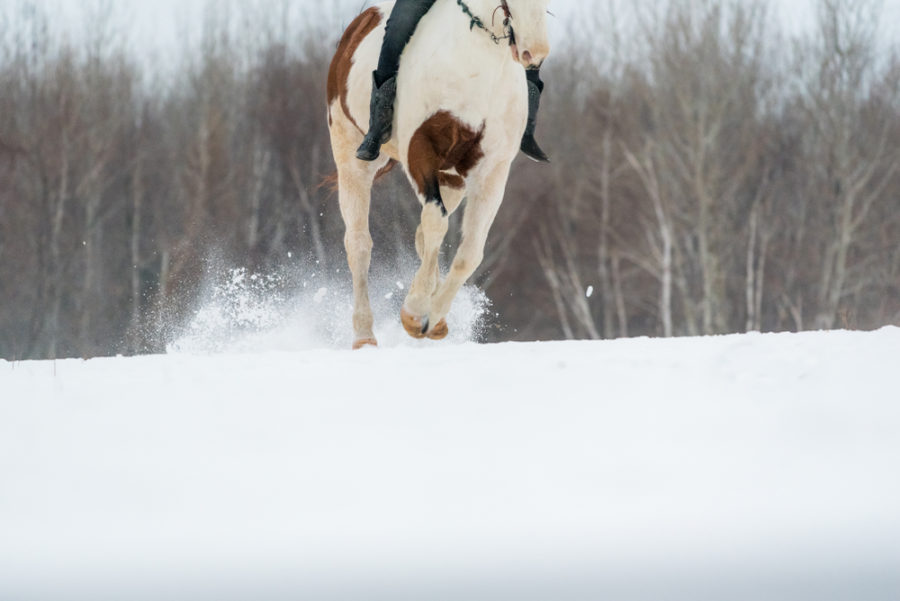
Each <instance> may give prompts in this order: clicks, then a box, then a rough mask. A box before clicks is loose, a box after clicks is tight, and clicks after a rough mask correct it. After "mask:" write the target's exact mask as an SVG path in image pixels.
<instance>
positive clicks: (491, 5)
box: [438, 0, 509, 55]
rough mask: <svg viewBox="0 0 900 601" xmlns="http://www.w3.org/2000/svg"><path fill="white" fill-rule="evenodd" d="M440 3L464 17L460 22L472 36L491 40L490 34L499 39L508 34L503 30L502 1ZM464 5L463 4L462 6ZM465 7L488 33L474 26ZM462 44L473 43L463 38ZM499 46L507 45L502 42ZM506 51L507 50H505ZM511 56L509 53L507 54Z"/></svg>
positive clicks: (445, 1)
mask: <svg viewBox="0 0 900 601" xmlns="http://www.w3.org/2000/svg"><path fill="white" fill-rule="evenodd" d="M438 1H439V2H443V3H445V4H446V5H447V9H448V10H451V11H457V12H459V13H461V14H463V15H464V18H463V19H461V20H460V22H461V23H462V24H463V25H464V26H465V27H466V29H467V30H468V31H469V32H470V35H475V36H481V37H483V38H484V39H486V40H490V34H489V33H488V31H490V33H492V34H494V35H495V36H496V37H497V38H498V39H499V38H502V37H503V36H504V35H506V32H505V31H504V28H503V20H504V18H505V15H504V13H503V9H502V8H501V4H500V0H438ZM461 3H462V4H461ZM464 7H467V8H468V10H469V12H471V13H472V16H473V17H475V18H477V19H479V20H480V22H481V24H482V25H483V26H484V27H485V28H487V30H488V31H484V30H483V29H480V28H479V27H478V26H472V27H470V25H471V21H470V17H468V16H465V10H464ZM461 39H462V42H463V43H464V44H466V43H471V37H469V36H463V37H462V38H461ZM499 46H502V47H505V46H506V44H505V43H504V42H501V43H500V44H499ZM504 49H505V48H504ZM506 54H507V55H509V52H506Z"/></svg>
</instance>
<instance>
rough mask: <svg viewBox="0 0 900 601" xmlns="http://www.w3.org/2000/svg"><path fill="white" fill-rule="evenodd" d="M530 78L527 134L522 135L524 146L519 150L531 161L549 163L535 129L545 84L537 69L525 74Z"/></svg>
mask: <svg viewBox="0 0 900 601" xmlns="http://www.w3.org/2000/svg"><path fill="white" fill-rule="evenodd" d="M525 75H526V77H527V78H528V123H527V125H526V126H525V133H524V134H523V135H522V145H521V146H520V147H519V149H520V150H521V151H522V152H524V153H525V156H527V157H528V158H529V159H531V160H533V161H537V162H539V163H549V162H550V158H549V157H548V156H547V155H546V154H545V153H544V151H543V150H541V147H540V146H538V143H537V141H536V140H535V139H534V129H535V127H536V126H537V112H538V108H540V106H541V92H543V91H544V82H543V81H541V77H540V74H539V73H538V70H537V69H529V70H528V71H526V72H525Z"/></svg>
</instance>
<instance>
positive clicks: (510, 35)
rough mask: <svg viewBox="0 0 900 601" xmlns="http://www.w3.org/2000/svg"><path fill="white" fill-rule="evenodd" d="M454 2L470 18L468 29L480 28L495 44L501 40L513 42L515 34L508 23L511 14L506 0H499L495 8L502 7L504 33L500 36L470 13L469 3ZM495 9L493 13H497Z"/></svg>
mask: <svg viewBox="0 0 900 601" xmlns="http://www.w3.org/2000/svg"><path fill="white" fill-rule="evenodd" d="M456 3H457V4H458V5H459V7H460V8H461V9H462V11H463V13H464V14H465V15H466V16H467V17H469V19H470V22H469V31H472V30H473V29H475V28H476V27H477V28H478V29H480V30H482V31H484V32H485V33H486V34H488V35H489V36H490V37H491V41H492V42H494V43H495V44H497V45H498V46H499V45H500V42H502V41H504V40H509V43H510V44H515V42H516V35H515V32H514V31H513V28H512V25H510V24H509V22H510V20H511V19H512V15H511V14H510V12H509V6H507V4H506V0H501V4H500V6H498V7H497V10H500V9H503V14H504V18H503V31H504V33H505V34H506V35H502V36H500V35H497V34H496V33H494V32H493V31H491V30H490V29H488V28H487V27H486V26H485V24H484V21H482V20H481V19H480V18H479V17H476V16H475V15H474V14H473V13H472V9H470V8H469V5H468V4H466V3H465V2H464V1H463V0H456ZM497 10H495V11H494V14H496V13H497Z"/></svg>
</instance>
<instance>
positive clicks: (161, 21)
mask: <svg viewBox="0 0 900 601" xmlns="http://www.w3.org/2000/svg"><path fill="white" fill-rule="evenodd" d="M36 1H37V2H38V3H39V4H43V5H45V6H46V7H47V8H48V10H49V12H50V14H51V15H54V17H56V16H58V17H59V18H58V19H56V20H57V22H58V23H60V24H65V27H66V28H67V29H68V30H70V31H72V32H74V33H77V32H80V31H84V30H85V28H90V27H91V26H92V24H93V19H94V17H86V16H85V15H86V13H88V12H89V11H85V9H84V7H85V6H93V7H96V6H103V5H104V3H106V4H107V5H108V6H109V7H113V8H114V10H112V12H113V13H114V14H115V15H116V18H117V19H121V20H123V21H125V22H127V23H130V24H131V27H130V28H128V27H126V28H125V29H131V31H130V33H129V34H128V39H127V43H128V45H129V46H131V47H133V48H134V49H135V50H137V51H138V52H140V53H141V54H145V55H149V56H156V57H159V56H162V57H164V56H165V55H171V54H173V53H175V52H177V51H178V50H179V49H181V48H183V44H182V43H181V41H182V40H184V39H187V38H191V37H194V36H195V35H196V33H197V32H199V30H200V28H199V23H200V21H201V15H202V14H203V7H204V6H205V5H206V4H207V2H209V0H36ZM213 1H215V0H213ZM234 1H235V2H237V4H239V5H249V4H260V3H261V4H266V2H272V0H234ZM279 1H280V0H275V3H276V4H277V3H278V2H279ZM289 1H290V2H291V4H292V5H293V6H295V7H296V9H298V10H299V9H301V8H302V7H304V6H314V5H318V7H319V10H323V7H325V8H324V10H325V11H326V12H327V13H328V15H329V16H330V17H331V18H333V19H335V20H340V21H342V22H343V23H346V22H349V20H350V19H352V17H353V16H354V15H355V14H356V13H358V12H359V10H360V9H361V8H362V7H363V6H368V5H371V4H373V2H372V0H368V1H366V0H292V1H291V0H289ZM607 1H608V0H551V2H550V10H551V11H552V12H553V13H554V14H555V15H556V16H557V18H556V19H553V20H552V32H551V33H552V35H553V36H554V37H557V38H558V37H560V36H564V35H566V25H567V24H568V23H571V22H572V19H573V18H574V17H575V16H576V15H577V14H578V13H579V11H584V10H590V9H591V7H596V9H597V10H604V9H605V7H606V6H607ZM615 1H621V2H623V3H624V2H627V3H631V2H632V1H633V0H615ZM651 1H652V0H651ZM20 2H21V0H0V8H4V9H6V11H7V12H8V11H9V9H11V8H13V7H15V6H17V5H18V4H19V3H20ZM814 2H815V0H772V2H771V6H773V7H776V10H777V13H778V15H779V18H780V19H781V21H782V24H783V25H784V27H785V28H786V29H787V30H788V31H791V32H798V31H803V30H804V29H808V28H809V26H810V25H811V24H812V22H813V19H814V11H813V9H812V6H813V4H814ZM313 3H315V4H313ZM884 6H885V13H884V16H883V19H882V32H881V34H882V36H883V37H885V38H886V39H893V40H898V39H900V0H884ZM2 12H4V11H0V15H2ZM0 25H2V23H0Z"/></svg>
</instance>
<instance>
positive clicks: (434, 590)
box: [0, 308, 900, 601]
mask: <svg viewBox="0 0 900 601" xmlns="http://www.w3.org/2000/svg"><path fill="white" fill-rule="evenodd" d="M251 309H253V310H254V311H255V309H254V308H251ZM451 325H452V324H451ZM898 351H900V329H898V328H886V329H883V330H880V331H877V332H870V333H854V332H830V333H808V334H779V335H761V334H750V335H742V336H726V337H715V338H699V339H673V340H650V339H632V340H619V341H608V342H559V343H527V344H524V343H522V344H512V343H511V344H500V345H478V344H474V343H452V342H450V343H447V342H444V343H429V344H418V343H416V344H406V343H397V344H393V343H392V344H388V345H386V348H385V347H382V348H380V349H372V350H364V351H360V352H350V351H345V350H339V349H335V348H321V347H320V348H311V349H301V350H292V351H281V352H275V351H266V350H264V349H261V348H258V347H257V348H254V349H253V350H252V352H245V353H241V352H236V351H234V350H229V351H228V352H225V353H200V352H192V353H185V352H172V353H170V354H168V355H164V356H152V357H136V358H110V359H97V360H91V361H80V360H70V361H56V362H33V363H4V362H0V599H3V600H7V599H9V600H17V601H18V600H25V601H27V600H32V599H34V600H38V599H40V600H51V599H52V600H54V601H57V600H69V599H71V600H79V601H81V600H92V601H97V600H114V599H129V600H143V599H147V600H150V599H203V600H206V599H210V600H212V599H216V600H220V599H265V600H280V599H285V600H286V599H315V600H320V599H322V600H342V601H343V600H351V599H354V600H357V599H359V600H382V599H384V600H399V599H404V600H405V599H410V600H413V599H416V600H444V599H447V600H451V599H454V600H456V599H459V600H462V599H465V600H481V599H485V600H486V599H501V600H502V599H510V600H516V601H523V600H532V599H533V600H538V599H541V600H548V601H569V600H571V601H575V600H585V601H591V600H599V599H611V600H616V601H619V600H626V601H627V600H631V599H635V600H637V599H640V600H645V599H646V600H650V599H654V600H660V601H681V600H684V601H698V600H707V599H708V600H710V601H712V600H726V599H727V600H729V601H733V600H744V599H746V600H750V599H760V600H766V601H772V600H780V599H783V600H791V601H796V600H807V599H808V600H810V601H813V600H814V601H823V600H824V601H827V600H831V599H841V600H847V601H851V600H853V601H867V600H882V599H883V600H885V601H887V600H889V599H890V600H896V599H898V598H900V470H898V465H900V436H898V432H900V403H898V400H900V393H898V390H900V386H898V369H897V366H898V363H897V356H898Z"/></svg>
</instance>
